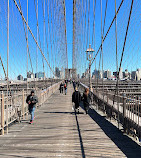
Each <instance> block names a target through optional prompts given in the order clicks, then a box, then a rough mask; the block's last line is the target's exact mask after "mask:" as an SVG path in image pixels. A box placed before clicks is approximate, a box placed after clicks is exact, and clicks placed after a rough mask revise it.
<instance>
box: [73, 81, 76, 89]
mask: <svg viewBox="0 0 141 158" xmlns="http://www.w3.org/2000/svg"><path fill="white" fill-rule="evenodd" d="M73 88H74V90H75V88H76V82H75V81H73Z"/></svg>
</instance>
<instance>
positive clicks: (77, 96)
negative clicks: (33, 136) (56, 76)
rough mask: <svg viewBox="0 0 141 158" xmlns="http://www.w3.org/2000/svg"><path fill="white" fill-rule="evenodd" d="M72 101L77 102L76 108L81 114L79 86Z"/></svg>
mask: <svg viewBox="0 0 141 158" xmlns="http://www.w3.org/2000/svg"><path fill="white" fill-rule="evenodd" d="M72 102H74V103H75V110H76V109H77V110H78V114H79V105H80V102H81V94H80V92H79V91H78V89H77V87H76V88H75V91H74V92H73V94H72Z"/></svg>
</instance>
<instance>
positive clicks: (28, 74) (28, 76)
mask: <svg viewBox="0 0 141 158" xmlns="http://www.w3.org/2000/svg"><path fill="white" fill-rule="evenodd" d="M27 78H31V79H34V73H32V72H31V71H29V72H27Z"/></svg>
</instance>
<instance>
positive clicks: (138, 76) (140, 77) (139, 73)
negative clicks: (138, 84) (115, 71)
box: [136, 69, 141, 81]
mask: <svg viewBox="0 0 141 158" xmlns="http://www.w3.org/2000/svg"><path fill="white" fill-rule="evenodd" d="M136 80H137V81H139V80H141V69H137V71H136Z"/></svg>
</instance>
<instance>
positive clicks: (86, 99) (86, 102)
mask: <svg viewBox="0 0 141 158" xmlns="http://www.w3.org/2000/svg"><path fill="white" fill-rule="evenodd" d="M82 100H83V105H84V110H85V112H86V114H88V110H89V106H90V101H91V96H90V93H89V88H86V89H85V91H84V93H83V97H82Z"/></svg>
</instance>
